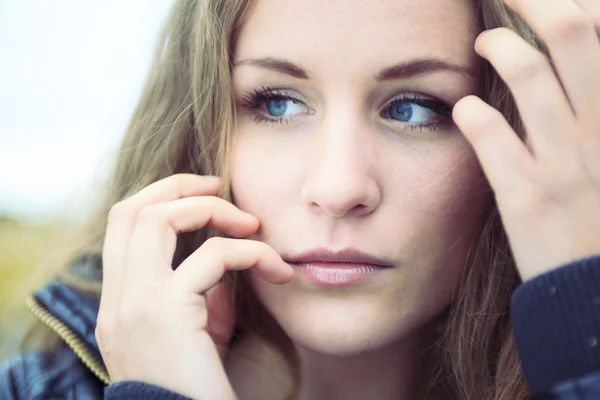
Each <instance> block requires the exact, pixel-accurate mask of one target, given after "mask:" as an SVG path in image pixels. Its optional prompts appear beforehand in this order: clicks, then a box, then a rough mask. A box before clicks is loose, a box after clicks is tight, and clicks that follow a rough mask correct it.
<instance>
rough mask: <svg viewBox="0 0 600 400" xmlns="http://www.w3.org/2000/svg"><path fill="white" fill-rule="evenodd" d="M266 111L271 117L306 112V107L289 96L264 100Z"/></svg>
mask: <svg viewBox="0 0 600 400" xmlns="http://www.w3.org/2000/svg"><path fill="white" fill-rule="evenodd" d="M265 108H266V111H267V113H269V115H270V116H272V117H277V118H279V117H289V116H293V115H298V114H302V113H306V112H307V107H306V106H305V105H304V104H302V103H301V102H299V101H297V100H293V99H289V98H280V99H272V100H267V101H265Z"/></svg>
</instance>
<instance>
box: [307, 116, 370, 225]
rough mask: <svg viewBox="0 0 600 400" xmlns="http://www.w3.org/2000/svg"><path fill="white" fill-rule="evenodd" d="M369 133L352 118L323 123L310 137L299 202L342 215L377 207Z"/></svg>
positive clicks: (325, 212) (359, 214)
mask: <svg viewBox="0 0 600 400" xmlns="http://www.w3.org/2000/svg"><path fill="white" fill-rule="evenodd" d="M345 115H348V113H346V114H345ZM354 115H356V114H354ZM373 136H374V135H373V134H372V132H369V130H368V127H367V126H366V124H364V123H362V122H360V121H358V120H357V119H356V118H345V119H340V118H338V119H337V120H336V119H335V118H331V119H329V121H324V122H323V125H322V129H321V130H320V131H319V132H317V133H316V134H315V135H314V136H313V137H312V139H313V142H312V146H311V149H310V150H311V155H310V160H309V173H308V176H307V178H306V180H305V182H304V185H303V187H302V201H303V203H304V204H305V205H306V206H307V207H309V209H310V210H311V211H312V212H314V213H317V214H321V215H327V216H330V217H333V218H342V217H347V216H354V217H358V216H365V215H368V214H370V213H372V212H373V211H374V210H375V209H377V207H378V206H379V204H380V201H381V190H380V187H379V184H378V182H377V179H376V176H377V173H376V171H377V163H378V160H377V159H376V158H377V151H376V145H375V142H374V140H375V138H374V137H373Z"/></svg>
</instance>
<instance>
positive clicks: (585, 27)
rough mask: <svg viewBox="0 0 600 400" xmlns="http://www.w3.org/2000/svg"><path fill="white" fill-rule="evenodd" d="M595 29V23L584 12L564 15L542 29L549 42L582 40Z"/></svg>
mask: <svg viewBox="0 0 600 400" xmlns="http://www.w3.org/2000/svg"><path fill="white" fill-rule="evenodd" d="M593 29H594V21H593V20H592V19H591V18H590V17H589V16H588V15H587V14H585V13H584V12H570V13H564V14H563V15H561V16H560V17H559V18H557V19H556V20H555V21H551V23H548V24H547V25H546V26H544V27H542V28H541V29H540V31H541V34H542V35H543V36H546V37H547V38H548V40H549V41H554V42H559V43H561V42H569V43H570V42H573V41H578V40H580V39H581V38H582V37H583V36H585V35H587V34H589V32H590V31H591V30H593Z"/></svg>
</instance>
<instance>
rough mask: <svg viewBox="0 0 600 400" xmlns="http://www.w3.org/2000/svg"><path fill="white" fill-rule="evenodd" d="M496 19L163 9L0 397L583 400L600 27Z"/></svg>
mask: <svg viewBox="0 0 600 400" xmlns="http://www.w3.org/2000/svg"><path fill="white" fill-rule="evenodd" d="M505 2H506V4H503V3H502V2H500V1H499V0H498V1H495V0H494V1H492V0H488V1H479V2H474V1H471V0H452V1H448V0H424V1H420V2H414V1H409V0H378V1H374V2H364V1H358V0H357V1H348V0H344V1H341V0H339V1H337V0H336V1H327V2H324V1H322V0H303V1H297V2H293V1H287V2H281V1H276V0H261V1H254V2H244V1H233V0H227V1H218V0H203V1H194V0H179V1H176V3H175V5H174V8H173V11H172V14H171V18H170V21H169V23H168V25H167V26H166V29H165V34H164V38H163V41H162V42H161V43H160V46H159V50H158V53H157V59H156V63H155V66H154V69H153V71H152V74H151V76H150V78H149V81H148V83H147V86H146V89H145V92H144V94H143V97H142V99H141V102H140V104H139V106H138V108H137V111H136V113H135V115H134V117H133V121H132V123H131V125H130V127H129V130H128V133H127V135H126V137H125V140H124V143H123V145H122V150H121V153H120V156H119V160H118V163H117V167H116V170H115V174H114V177H113V180H112V181H111V182H112V189H111V190H110V191H109V194H108V197H107V200H106V208H105V209H104V210H102V211H101V212H100V216H99V217H98V222H97V223H96V225H95V227H94V230H93V232H92V233H91V235H90V237H91V238H92V239H91V240H90V246H88V247H86V249H85V253H86V257H84V258H79V259H78V261H77V262H75V263H74V264H73V266H72V267H71V269H70V272H69V273H68V274H67V276H68V279H65V278H63V279H62V280H61V281H57V282H53V283H51V284H50V285H49V286H48V287H46V288H44V289H42V290H40V291H38V292H37V294H36V295H35V297H33V298H32V299H30V300H29V305H30V308H31V309H32V311H33V312H34V313H35V314H36V315H38V316H39V317H40V318H41V319H42V321H44V322H46V324H47V325H49V326H51V327H53V328H54V330H55V331H57V333H58V334H59V335H60V336H61V337H62V338H63V339H64V340H65V341H66V342H67V343H68V344H70V346H69V347H67V348H64V347H62V348H59V349H55V350H53V351H50V352H46V353H43V354H25V355H22V356H21V357H19V358H18V359H16V360H15V361H13V363H12V364H10V365H9V366H8V367H7V368H6V370H5V371H6V372H5V373H4V375H3V378H2V380H3V384H2V390H3V392H2V394H3V395H4V397H3V398H5V397H6V398H35V397H36V396H39V397H38V398H44V396H46V397H50V396H51V395H62V396H64V397H66V398H69V396H71V397H75V396H78V398H79V397H85V396H88V397H90V398H93V397H94V396H96V397H101V396H102V392H103V383H104V384H108V383H111V384H110V385H109V386H107V388H106V389H105V390H104V396H105V398H110V399H125V398H129V399H130V398H144V399H152V398H172V399H180V398H185V397H191V398H198V399H233V398H240V399H283V398H296V399H301V400H305V399H342V398H343V399H366V398H368V399H382V400H385V399H421V398H428V399H444V400H445V399H452V400H454V399H486V400H487V399H490V400H492V399H494V400H505V399H506V400H507V399H511V400H513V399H526V398H529V397H530V393H531V394H533V395H534V396H537V395H538V394H539V395H541V396H543V395H545V394H546V395H548V394H552V395H554V396H555V397H552V398H560V399H567V398H568V399H589V398H594V393H595V394H597V395H598V393H600V357H599V356H600V352H599V347H600V346H598V338H599V337H600V317H599V316H598V315H599V314H598V312H596V310H595V307H596V308H597V307H599V305H598V304H600V300H599V299H600V286H599V285H598V283H600V274H599V272H598V271H599V270H600V257H599V256H598V255H599V254H600V241H598V236H599V234H600V213H599V211H598V210H600V207H599V206H600V162H599V160H600V158H599V157H598V156H597V154H598V151H599V150H600V134H599V131H598V129H599V128H598V122H600V121H599V120H598V119H599V115H600V113H598V111H599V109H600V107H599V100H600V98H599V93H600V90H599V89H600V72H599V71H600V44H599V42H598V36H597V32H596V30H597V29H598V27H600V9H599V8H598V5H597V2H596V1H594V0H550V1H549V0H528V1H524V0H522V1H519V0H505ZM510 9H512V10H513V11H514V12H513V11H511V10H510ZM515 12H516V13H515ZM517 15H520V17H522V18H523V19H521V18H520V17H518V16H517ZM523 21H526V23H527V24H526V23H525V22H523ZM594 21H595V22H596V25H594ZM529 26H530V27H531V29H530V28H529ZM498 27H499V28H500V29H494V28H498ZM507 28H508V29H507ZM482 31H483V32H484V33H483V34H480V33H481V32H482ZM515 32H516V33H515ZM533 32H536V33H538V34H539V39H538V36H536V35H535V34H534V33H533ZM517 33H518V34H517ZM544 54H549V55H551V57H552V63H550V62H549V59H548V58H546V57H544ZM488 62H489V64H488ZM496 72H497V74H496ZM555 72H556V74H555ZM509 94H512V96H511V95H509ZM513 98H514V100H513ZM525 132H526V133H527V135H525ZM520 137H521V138H525V137H526V140H525V143H526V144H524V143H523V141H521V140H520ZM208 175H216V176H219V178H217V177H209V176H208ZM486 178H487V179H486ZM109 209H110V211H109ZM107 215H108V218H107V217H106V216H107ZM105 221H107V222H105ZM209 230H210V231H209ZM213 230H214V231H218V232H220V234H221V236H215V235H214V234H213ZM207 238H208V239H207ZM100 253H102V257H101V260H102V266H100V262H99V257H97V256H94V255H98V254H100ZM171 267H174V268H171ZM100 269H102V293H101V300H100V304H99V311H98V315H97V318H98V319H97V326H95V322H96V312H97V307H98V301H97V299H98V297H97V296H94V295H90V294H85V293H84V291H82V289H83V288H84V286H90V285H89V282H90V281H93V278H94V276H95V275H98V271H99V270H100ZM222 278H224V279H222ZM520 280H522V281H523V282H524V283H523V284H522V285H520ZM519 285H520V286H519ZM517 286H519V287H518V288H517ZM515 289H516V290H515ZM511 296H512V312H511V314H510V315H509V313H508V310H509V301H510V299H511ZM513 327H514V332H513ZM94 330H95V339H97V345H96V341H95V340H94ZM513 334H514V337H515V338H516V341H515V340H513ZM515 342H516V345H515ZM517 348H518V354H517ZM74 353H77V354H78V357H76V356H75V355H74ZM100 354H101V357H102V360H103V363H100V362H99V360H100ZM519 356H520V357H519ZM83 364H86V365H87V366H84V365H83ZM105 369H106V370H105ZM525 378H526V379H527V383H528V386H527V385H526V384H525Z"/></svg>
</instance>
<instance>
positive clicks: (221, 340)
mask: <svg viewBox="0 0 600 400" xmlns="http://www.w3.org/2000/svg"><path fill="white" fill-rule="evenodd" d="M206 310H207V313H208V333H209V335H210V337H211V338H212V340H213V341H214V342H215V345H216V346H217V350H218V351H219V355H220V356H221V360H223V359H224V358H225V356H226V354H227V350H228V348H229V342H230V341H231V336H232V335H233V329H234V327H235V307H234V304H233V292H232V290H231V289H230V288H229V286H228V285H227V284H225V283H219V284H217V285H216V286H214V287H213V288H212V289H210V290H209V291H208V292H207V293H206Z"/></svg>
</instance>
